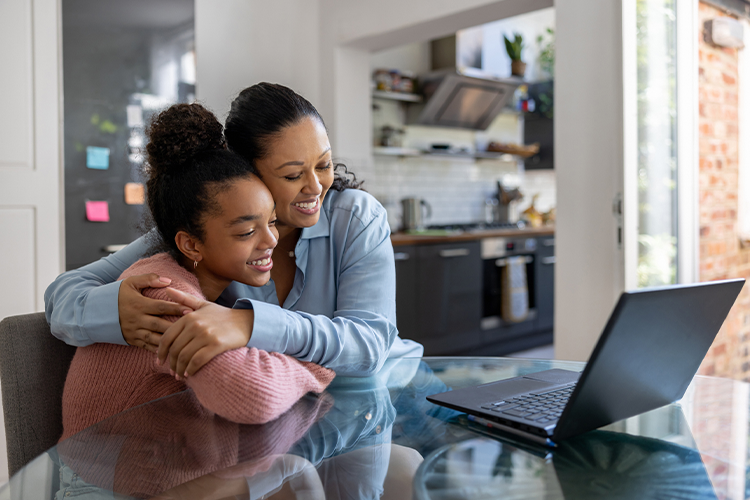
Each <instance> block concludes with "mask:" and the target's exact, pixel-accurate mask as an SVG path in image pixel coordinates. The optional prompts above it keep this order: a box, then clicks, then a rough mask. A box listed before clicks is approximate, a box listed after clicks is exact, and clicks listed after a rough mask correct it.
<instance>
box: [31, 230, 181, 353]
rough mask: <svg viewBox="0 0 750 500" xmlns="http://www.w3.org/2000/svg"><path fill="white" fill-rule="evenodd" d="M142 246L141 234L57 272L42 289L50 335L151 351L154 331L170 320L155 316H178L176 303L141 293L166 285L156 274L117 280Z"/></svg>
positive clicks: (157, 333)
mask: <svg viewBox="0 0 750 500" xmlns="http://www.w3.org/2000/svg"><path fill="white" fill-rule="evenodd" d="M148 248H149V245H148V242H147V241H146V237H145V236H142V237H140V238H138V239H137V240H135V241H134V242H133V243H131V244H130V245H128V246H127V247H125V248H124V249H122V250H120V251H118V252H116V253H114V254H112V255H109V256H107V257H104V258H102V259H100V260H98V261H96V262H93V263H91V264H89V265H87V266H84V267H81V268H80V269H74V270H71V271H68V272H66V273H63V274H61V275H60V276H58V277H57V279H56V280H55V281H53V282H52V284H51V285H50V286H49V287H47V290H46V291H45V293H44V303H45V312H46V315H47V322H48V323H49V324H50V329H51V331H52V334H53V335H54V336H55V337H57V338H58V339H60V340H62V341H63V342H65V343H67V344H70V345H75V346H86V345H91V344H94V343H98V342H103V343H108V344H131V345H136V346H138V347H145V346H146V345H149V346H150V347H151V348H150V349H149V350H152V351H154V352H155V351H156V347H157V346H158V340H159V339H158V337H160V333H162V332H164V331H165V330H166V328H167V327H168V326H169V324H170V323H168V322H166V321H165V320H163V319H161V318H159V317H158V315H165V314H177V315H179V314H181V313H180V309H181V308H180V306H178V305H175V304H173V303H169V302H162V301H154V300H151V299H147V298H145V297H143V296H142V295H141V290H142V289H143V288H145V287H158V286H166V284H167V283H163V282H160V281H159V279H158V277H157V276H156V275H153V276H145V275H144V276H140V277H139V276H133V277H130V278H129V279H128V280H126V281H122V282H121V281H117V280H118V277H119V276H120V274H121V273H122V272H123V271H124V270H125V269H127V268H128V267H130V266H131V265H132V264H133V263H135V262H136V261H137V260H138V259H140V258H142V257H143V255H144V254H145V253H146V252H147V250H148Z"/></svg>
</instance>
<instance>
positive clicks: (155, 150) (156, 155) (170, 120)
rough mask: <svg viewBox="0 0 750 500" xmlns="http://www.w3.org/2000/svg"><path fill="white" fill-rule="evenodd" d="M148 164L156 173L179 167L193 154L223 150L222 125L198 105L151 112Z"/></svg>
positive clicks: (147, 147) (224, 146) (147, 148)
mask: <svg viewBox="0 0 750 500" xmlns="http://www.w3.org/2000/svg"><path fill="white" fill-rule="evenodd" d="M146 133H147V135H148V139H149V142H148V145H147V146H146V153H147V154H148V164H149V166H150V167H151V168H152V169H155V170H156V171H157V172H165V171H167V170H171V169H173V168H182V167H183V166H185V165H186V164H187V163H188V162H189V160H190V159H191V158H193V157H194V156H195V155H196V154H198V153H201V152H204V151H210V150H220V149H226V144H225V142H224V134H223V127H222V125H221V123H220V122H219V120H218V119H217V118H216V116H215V115H214V114H213V113H212V112H210V111H209V110H208V109H206V108H205V107H203V106H202V105H200V104H175V105H173V106H170V107H169V108H167V109H165V110H164V111H162V112H161V113H159V114H157V115H155V116H154V117H153V118H152V119H151V123H150V124H149V127H148V130H147V132H146Z"/></svg>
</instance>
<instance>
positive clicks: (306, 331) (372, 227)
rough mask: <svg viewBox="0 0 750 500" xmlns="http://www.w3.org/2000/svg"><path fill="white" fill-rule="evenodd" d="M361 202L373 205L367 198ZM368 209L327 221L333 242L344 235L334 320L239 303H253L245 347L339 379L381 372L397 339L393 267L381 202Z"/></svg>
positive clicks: (311, 284) (373, 201)
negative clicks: (284, 357)
mask: <svg viewBox="0 0 750 500" xmlns="http://www.w3.org/2000/svg"><path fill="white" fill-rule="evenodd" d="M364 202H370V203H377V202H375V200H374V199H372V198H371V197H367V198H365V199H364ZM368 208H369V212H366V213H370V214H371V217H370V218H369V219H363V220H360V219H358V218H357V217H356V216H351V219H350V220H342V219H343V218H341V217H339V218H338V219H337V220H332V222H331V229H330V231H331V238H336V237H340V235H345V237H342V239H341V241H339V242H337V245H340V246H341V247H342V248H343V251H342V252H341V256H340V265H339V272H338V276H337V282H336V294H337V295H336V309H335V311H334V312H333V317H328V316H326V315H322V314H309V313H306V312H303V311H289V310H285V309H281V308H278V307H275V306H271V305H269V304H266V303H263V302H260V301H257V300H252V301H247V300H243V299H241V300H239V301H238V303H237V304H235V307H242V305H243V304H242V303H243V302H251V303H252V307H253V310H254V311H255V317H254V325H253V332H252V336H251V338H250V342H249V343H248V345H249V346H255V347H257V348H259V349H263V350H267V351H277V352H283V353H285V354H289V355H291V356H294V357H295V358H297V359H300V360H303V361H311V362H314V363H319V364H321V365H323V366H325V367H328V368H331V369H333V370H335V371H336V373H338V374H339V375H346V376H360V377H361V376H370V375H373V374H374V373H377V372H378V371H379V370H380V368H381V367H382V365H383V363H384V362H385V360H386V359H387V357H388V354H389V352H390V349H391V346H392V344H393V342H394V340H395V339H397V338H398V329H397V328H396V268H395V262H394V258H393V247H392V245H391V240H390V229H389V227H388V222H387V219H386V213H385V210H384V209H383V208H382V207H381V206H380V205H379V204H377V206H375V207H368ZM334 258H339V256H335V257H334ZM310 262H313V261H312V260H311V261H310ZM315 286H316V284H315V283H313V282H309V281H308V283H306V287H308V288H309V290H307V292H308V293H309V292H312V293H315ZM416 355H421V352H420V353H419V354H416Z"/></svg>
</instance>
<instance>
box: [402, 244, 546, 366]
mask: <svg viewBox="0 0 750 500" xmlns="http://www.w3.org/2000/svg"><path fill="white" fill-rule="evenodd" d="M513 234H515V233H513ZM467 236H468V235H467ZM459 238H460V237H459ZM516 238H517V240H518V241H523V242H525V248H526V249H527V250H528V252H526V253H528V254H529V255H528V257H529V262H530V263H529V264H528V265H527V268H528V269H527V277H528V280H529V284H528V288H529V294H530V296H529V306H530V314H529V318H528V320H526V321H522V322H518V323H509V322H505V321H502V319H500V318H496V317H495V318H493V317H490V318H483V316H486V315H487V314H485V313H487V311H484V309H486V304H485V301H486V300H487V290H486V288H487V285H488V283H485V282H486V281H487V279H490V278H491V277H490V276H488V275H487V272H486V269H485V265H486V264H487V263H486V262H485V260H483V257H482V250H481V249H482V241H483V240H482V239H481V238H480V239H472V240H461V239H459V240H457V241H450V237H444V238H443V240H444V241H446V242H445V243H436V242H435V240H430V242H429V243H428V242H425V243H419V242H414V243H410V244H397V245H395V246H394V258H395V261H396V313H397V325H398V329H399V332H400V334H401V337H402V338H408V339H413V340H416V341H417V342H420V343H421V344H422V345H424V348H425V354H426V355H457V354H475V355H503V354H507V353H510V352H515V351H518V350H524V349H529V348H532V347H537V346H540V345H545V344H549V343H550V342H551V341H552V328H553V321H554V309H553V303H554V258H555V257H554V251H555V247H554V241H555V239H554V235H553V234H544V235H538V236H537V237H536V238H533V237H532V238H520V239H518V237H516ZM437 239H439V238H437ZM504 241H506V240H504ZM512 241H514V240H513V239H509V240H507V243H508V244H510V243H511V242H512ZM490 260H491V261H492V262H491V263H494V260H495V259H490ZM490 316H493V315H492V314H491V315H490ZM488 320H493V321H488Z"/></svg>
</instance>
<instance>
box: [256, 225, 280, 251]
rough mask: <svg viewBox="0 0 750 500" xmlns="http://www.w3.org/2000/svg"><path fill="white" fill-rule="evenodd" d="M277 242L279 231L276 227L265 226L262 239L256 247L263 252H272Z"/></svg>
mask: <svg viewBox="0 0 750 500" xmlns="http://www.w3.org/2000/svg"><path fill="white" fill-rule="evenodd" d="M278 242H279V231H278V229H276V226H266V229H265V231H264V232H263V238H262V239H261V241H260V244H259V245H258V247H259V248H261V249H263V250H273V249H274V248H276V244H277V243H278Z"/></svg>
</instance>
